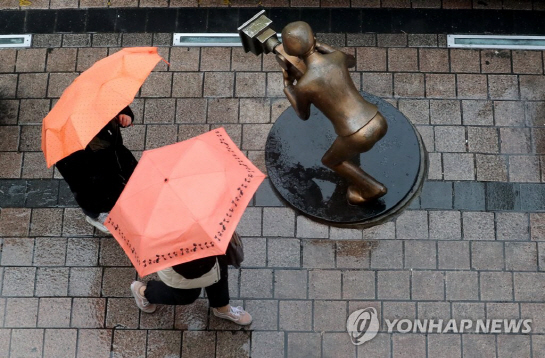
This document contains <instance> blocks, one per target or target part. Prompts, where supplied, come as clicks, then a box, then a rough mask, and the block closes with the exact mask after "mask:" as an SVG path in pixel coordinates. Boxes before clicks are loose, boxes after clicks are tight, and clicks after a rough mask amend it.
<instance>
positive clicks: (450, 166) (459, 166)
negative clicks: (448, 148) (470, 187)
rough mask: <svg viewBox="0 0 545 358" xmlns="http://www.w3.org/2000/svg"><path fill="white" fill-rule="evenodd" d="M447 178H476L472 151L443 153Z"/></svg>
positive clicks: (444, 174)
mask: <svg viewBox="0 0 545 358" xmlns="http://www.w3.org/2000/svg"><path fill="white" fill-rule="evenodd" d="M443 172H444V173H443V176H444V178H445V180H475V158H474V155H473V154H472V153H443Z"/></svg>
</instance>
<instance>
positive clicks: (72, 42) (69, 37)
mask: <svg viewBox="0 0 545 358" xmlns="http://www.w3.org/2000/svg"><path fill="white" fill-rule="evenodd" d="M89 46H91V34H64V35H63V36H62V47H89Z"/></svg>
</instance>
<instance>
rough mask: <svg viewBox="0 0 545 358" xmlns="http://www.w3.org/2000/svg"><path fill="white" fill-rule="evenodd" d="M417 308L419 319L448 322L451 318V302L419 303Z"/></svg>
mask: <svg viewBox="0 0 545 358" xmlns="http://www.w3.org/2000/svg"><path fill="white" fill-rule="evenodd" d="M417 306H418V318H419V319H428V320H432V319H433V320H435V321H436V322H437V321H438V320H440V319H442V320H443V322H446V321H448V320H449V319H450V318H451V314H450V311H451V307H450V306H451V304H450V302H418V303H417Z"/></svg>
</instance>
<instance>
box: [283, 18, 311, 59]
mask: <svg viewBox="0 0 545 358" xmlns="http://www.w3.org/2000/svg"><path fill="white" fill-rule="evenodd" d="M282 44H283V45H284V50H285V51H286V53H287V54H288V55H291V56H301V55H304V54H305V53H307V52H309V51H310V50H311V49H312V47H313V46H314V33H313V32H312V29H311V28H310V26H309V24H307V23H306V22H304V21H296V22H292V23H289V24H287V25H286V27H284V29H283V30H282Z"/></svg>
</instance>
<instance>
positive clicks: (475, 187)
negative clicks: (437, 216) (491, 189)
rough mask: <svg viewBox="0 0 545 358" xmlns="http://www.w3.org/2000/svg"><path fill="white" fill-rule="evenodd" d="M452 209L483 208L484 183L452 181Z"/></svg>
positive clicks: (482, 209) (474, 209)
mask: <svg viewBox="0 0 545 358" xmlns="http://www.w3.org/2000/svg"><path fill="white" fill-rule="evenodd" d="M453 198H454V209H458V210H473V211H484V210H485V184H484V183H482V182H454V194H453Z"/></svg>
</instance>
